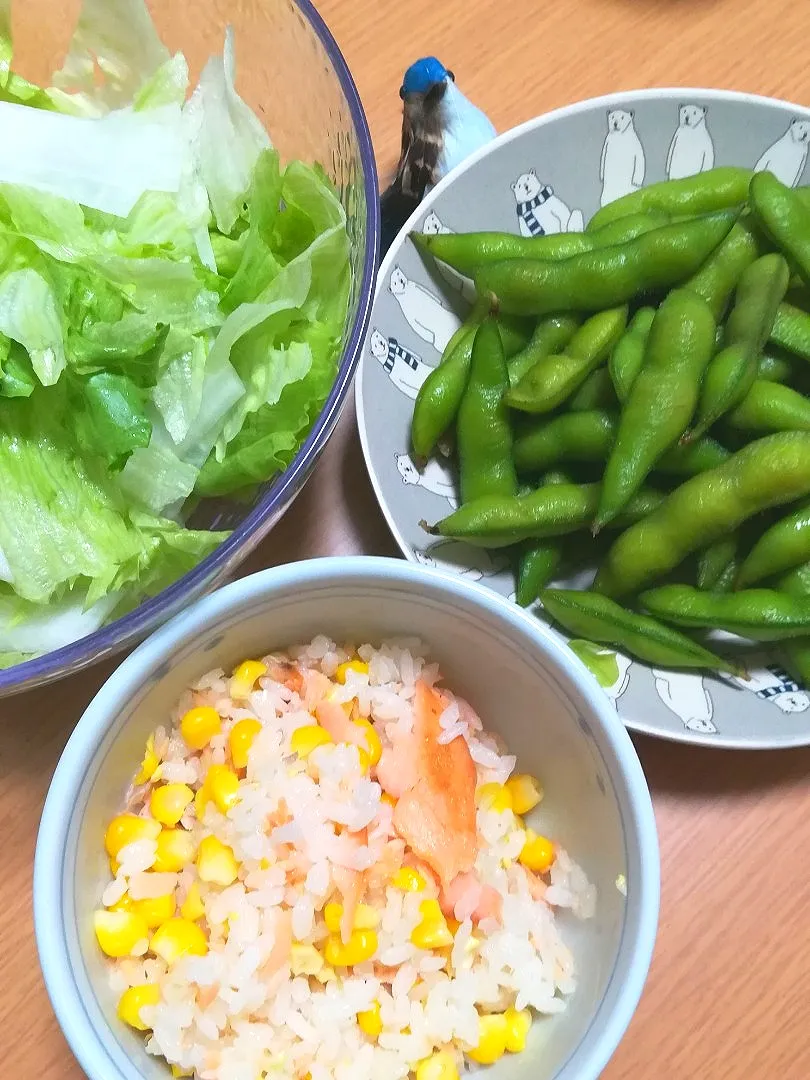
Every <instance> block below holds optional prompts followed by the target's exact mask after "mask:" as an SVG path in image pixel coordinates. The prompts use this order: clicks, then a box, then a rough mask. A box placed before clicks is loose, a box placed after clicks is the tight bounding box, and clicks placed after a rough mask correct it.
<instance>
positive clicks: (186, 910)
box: [180, 881, 205, 922]
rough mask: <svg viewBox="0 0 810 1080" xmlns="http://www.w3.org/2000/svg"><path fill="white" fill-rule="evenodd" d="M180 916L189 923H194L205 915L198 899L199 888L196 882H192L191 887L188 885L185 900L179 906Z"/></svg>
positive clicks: (200, 900) (201, 903)
mask: <svg viewBox="0 0 810 1080" xmlns="http://www.w3.org/2000/svg"><path fill="white" fill-rule="evenodd" d="M180 914H181V915H182V916H183V918H184V919H188V921H189V922H196V921H197V919H201V918H202V917H203V915H204V914H205V908H204V907H203V902H202V899H201V898H200V886H199V885H198V884H197V882H196V881H192V883H191V885H189V888H188V892H187V893H186V898H185V900H184V901H183V903H182V904H181V905H180Z"/></svg>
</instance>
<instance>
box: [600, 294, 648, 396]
mask: <svg viewBox="0 0 810 1080" xmlns="http://www.w3.org/2000/svg"><path fill="white" fill-rule="evenodd" d="M654 318H655V308H652V307H642V308H639V309H638V311H637V312H636V313H635V315H634V316H633V318H632V319H631V320H630V325H629V326H628V327H627V329H626V330H625V332H624V333H623V334H622V336H621V338H620V339H619V341H618V343H617V344H616V348H615V349H614V350H613V352H612V353H611V354H610V359H609V360H608V370H609V372H610V378H611V380H612V381H613V389H614V390H615V391H616V397H617V398H618V399H619V401H620V402H621V403H622V404H624V402H625V401H626V400H627V397H628V395H629V393H630V388H631V386H632V385H633V383H634V382H635V380H636V376H637V375H638V373H639V372H640V371H641V368H642V365H643V363H644V349H645V348H646V345H647V338H648V337H649V336H650V329H651V327H652V324H653V319H654Z"/></svg>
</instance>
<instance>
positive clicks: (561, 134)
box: [356, 90, 810, 748]
mask: <svg viewBox="0 0 810 1080" xmlns="http://www.w3.org/2000/svg"><path fill="white" fill-rule="evenodd" d="M809 153H810V110H808V109H805V108H802V107H800V106H794V105H789V104H786V103H783V102H777V101H772V100H770V99H767V98H756V97H751V96H748V95H745V94H734V93H728V92H725V91H713V90H677V91H671V90H646V91H640V92H630V93H622V94H615V95H611V96H609V97H605V98H600V99H597V100H594V101H590V102H583V103H581V104H579V105H574V106H571V107H570V108H567V109H561V110H559V111H557V112H554V113H550V114H548V115H547V116H545V117H540V118H538V119H537V120H533V121H530V122H529V123H528V124H524V125H523V126H522V127H519V128H516V129H515V130H514V131H511V132H508V133H507V134H505V135H501V136H500V137H499V138H497V139H496V140H495V141H494V142H492V143H491V144H490V145H489V146H487V147H485V148H484V149H483V150H482V151H481V152H479V153H478V154H476V155H474V156H473V157H472V158H471V159H469V161H467V162H466V163H464V164H463V165H461V166H460V167H459V168H458V169H457V170H455V171H454V172H453V173H452V174H451V175H450V176H448V177H447V178H446V179H444V180H443V181H441V183H439V184H438V185H437V186H436V188H435V189H434V190H433V191H431V192H430V193H429V194H428V196H427V197H426V198H425V200H424V202H423V203H422V205H421V206H420V207H419V209H418V211H417V212H416V213H415V214H414V215H413V217H412V218H411V220H410V221H409V222H408V223H407V225H406V227H405V229H404V230H403V232H402V233H401V234H400V236H399V237H398V238H397V240H396V241H395V242H394V244H393V246H392V248H391V250H390V251H389V252H388V254H387V256H386V258H385V260H384V261H383V264H382V266H381V268H380V274H379V278H378V284H377V295H376V298H375V302H374V311H373V315H372V320H371V326H370V330H369V336H368V340H367V342H366V347H365V349H364V352H363V357H362V360H361V366H360V370H359V372H358V375H357V381H356V404H357V417H358V425H359V429H360V437H361V441H362V445H363V452H364V455H365V458H366V463H367V466H368V470H369V475H370V477H371V481H372V485H373V487H374V490H375V493H376V495H377V498H378V500H379V503H380V506H381V508H382V511H383V513H384V514H385V517H386V520H387V522H388V524H389V526H390V528H391V531H392V533H393V535H394V537H395V539H396V541H397V543H398V544H399V546H400V548H401V550H402V552H403V554H404V555H405V556H406V557H407V558H408V559H411V560H413V561H415V562H419V563H422V564H423V565H429V566H434V567H438V568H439V569H441V570H442V571H443V572H445V573H448V574H457V575H460V576H462V577H463V578H464V579H465V580H468V581H474V582H477V583H479V584H480V585H483V586H486V587H487V588H490V589H493V590H494V591H496V592H498V593H500V594H501V595H502V596H503V597H505V598H507V599H511V600H513V599H514V590H515V579H514V567H513V565H512V555H511V554H510V552H508V551H496V552H487V551H482V550H480V549H478V548H473V547H470V546H469V545H467V544H464V543H462V542H460V541H457V540H442V539H437V538H436V537H434V536H430V535H428V534H427V533H426V532H425V531H424V530H423V529H422V528H421V526H420V522H422V521H425V522H429V523H432V522H436V521H438V520H440V519H441V518H442V517H445V516H446V515H447V514H448V513H449V512H450V511H451V510H452V509H453V508H454V507H456V506H457V505H458V487H457V478H458V473H457V468H456V465H455V463H454V460H453V457H452V454H453V440H452V438H448V439H447V440H446V441H443V442H442V444H441V448H440V450H439V451H437V453H436V454H435V456H434V457H432V458H431V459H430V460H429V461H428V462H426V463H423V462H419V461H416V460H415V459H414V457H413V455H412V451H411V445H410V438H409V430H410V420H411V416H412V414H413V407H414V401H415V398H416V395H417V394H418V393H419V389H420V387H421V386H422V385H423V383H424V382H425V379H426V378H428V376H429V375H430V372H431V371H433V369H434V368H435V367H436V366H437V365H438V364H439V362H440V360H441V355H442V351H443V350H444V348H445V347H446V345H447V343H448V341H449V340H450V339H451V338H452V336H453V334H454V333H455V331H456V329H457V328H458V327H459V326H460V324H461V321H462V319H463V318H464V316H465V314H466V313H467V312H468V311H469V310H470V305H471V303H472V302H473V300H474V289H473V287H472V283H471V282H470V281H469V279H467V278H465V277H463V276H462V275H459V274H457V273H455V272H454V271H452V270H451V269H450V268H449V267H439V266H437V265H436V264H435V263H433V262H432V260H430V259H428V258H423V257H422V256H421V255H420V253H419V251H418V249H417V248H416V246H415V245H414V244H413V243H412V241H411V240H410V239H409V236H408V233H410V232H424V233H428V234H431V233H432V234H436V233H462V232H472V231H479V230H480V231H487V230H499V231H504V232H511V233H514V234H518V235H521V236H541V235H548V234H552V233H559V232H564V231H579V230H581V229H583V228H584V226H585V224H586V222H587V221H588V220H589V219H590V218H591V217H592V216H593V215H594V214H595V213H596V211H597V210H599V208H600V207H601V206H605V205H607V204H609V203H610V202H612V201H613V200H614V199H618V198H621V197H622V196H623V195H626V194H628V193H629V192H632V191H636V190H638V189H639V188H641V187H643V186H644V185H646V184H651V183H656V182H658V181H661V180H666V179H667V178H668V177H673V178H674V177H685V176H691V175H694V174H696V173H701V172H705V171H706V170H708V169H711V168H712V167H714V166H717V165H741V166H746V167H748V168H750V169H759V170H769V171H771V172H773V173H774V174H775V175H777V176H778V177H779V178H780V179H781V180H782V181H783V182H784V183H785V184H790V185H792V186H794V187H796V186H799V185H804V184H810V162H808V154H809ZM588 581H589V577H588V572H587V571H582V572H581V573H579V574H578V575H577V577H576V579H574V580H571V581H568V582H564V583H562V584H569V585H571V586H572V587H578V588H581V587H586V586H587V584H588ZM536 615H537V617H538V618H540V619H543V613H542V611H540V610H537V611H536ZM550 629H551V630H552V632H553V633H555V634H556V635H557V636H559V637H561V638H562V639H563V640H567V639H566V637H565V635H562V634H560V633H559V630H558V629H557V628H555V627H551V628H550ZM569 644H570V647H571V649H572V651H573V652H574V653H575V654H576V655H577V656H578V657H579V659H580V661H581V662H582V663H583V664H585V666H586V667H587V668H588V669H589V670H590V671H591V672H592V673H593V675H594V678H595V679H596V680H597V682H598V683H599V685H600V686H601V687H602V689H603V691H604V693H605V695H606V697H607V699H608V700H609V701H610V702H611V703H612V707H613V708H615V709H616V710H617V712H618V714H619V715H620V716H621V718H622V719H623V720H624V722H625V723H626V724H627V726H628V727H630V728H632V729H634V730H636V731H642V732H646V733H648V734H651V735H656V736H659V737H662V738H667V739H674V740H679V741H683V742H693V743H698V744H702V745H714V746H725V747H744V748H756V747H763V748H764V747H780V746H781V747H787V746H799V745H810V690H808V689H807V688H805V687H803V686H799V685H797V684H796V683H795V682H794V681H793V680H792V679H791V677H790V675H789V674H788V673H787V671H786V670H785V669H784V667H783V664H782V662H781V658H780V656H779V654H778V652H777V651H776V650H773V651H765V652H763V651H762V648H763V647H762V646H754V645H753V644H752V643H750V642H749V643H746V642H741V641H729V640H728V638H726V639H725V640H724V641H717V642H715V643H714V648H715V649H718V650H719V651H724V650H725V651H726V652H728V653H733V654H734V655H735V656H736V657H737V658H738V659H739V661H740V663H741V665H742V670H744V672H745V674H746V676H747V677H746V678H742V677H740V678H734V679H732V678H727V677H719V676H717V675H713V674H712V673H710V672H697V673H696V672H686V671H666V670H663V669H659V668H655V669H653V668H652V667H651V666H647V665H645V664H642V663H639V662H637V661H634V660H632V659H631V658H629V657H627V656H624V655H622V654H621V653H619V652H617V651H616V650H614V649H611V648H608V647H607V646H603V645H597V644H594V643H593V642H581V641H573V642H569Z"/></svg>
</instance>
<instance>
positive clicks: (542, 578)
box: [515, 472, 571, 607]
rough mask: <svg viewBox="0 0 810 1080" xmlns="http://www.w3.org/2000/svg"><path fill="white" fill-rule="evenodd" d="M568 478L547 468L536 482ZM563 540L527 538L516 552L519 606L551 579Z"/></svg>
mask: <svg viewBox="0 0 810 1080" xmlns="http://www.w3.org/2000/svg"><path fill="white" fill-rule="evenodd" d="M570 482H571V481H570V480H569V478H568V477H567V476H566V475H565V474H564V473H561V472H549V473H546V474H545V476H544V477H543V480H542V482H541V484H540V486H541V487H542V486H545V485H548V484H568V483H570ZM562 557H563V541H562V539H561V538H560V537H550V538H548V539H546V540H527V541H525V543H524V544H522V545H521V548H520V553H519V555H518V569H517V587H516V592H515V599H516V600H517V602H518V604H519V605H520V607H529V606H530V605H531V604H533V603H534V602H535V600H536V599H537V594H538V593H539V592H540V590H541V589H542V588H543V587H544V586H545V585H548V583H549V582H550V581H551V579H552V578H553V577H554V575H555V574H556V572H557V570H558V569H559V567H560V564H561V563H562Z"/></svg>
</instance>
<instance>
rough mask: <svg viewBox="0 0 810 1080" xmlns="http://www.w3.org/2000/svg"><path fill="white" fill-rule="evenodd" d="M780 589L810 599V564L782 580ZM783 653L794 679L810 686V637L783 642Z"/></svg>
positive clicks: (789, 639) (780, 580) (793, 571)
mask: <svg viewBox="0 0 810 1080" xmlns="http://www.w3.org/2000/svg"><path fill="white" fill-rule="evenodd" d="M779 588H780V589H781V590H782V591H783V592H786V593H789V594H790V595H791V596H803V597H805V598H807V599H810V562H806V563H805V564H804V565H803V566H798V567H796V569H795V570H791V572H790V573H789V574H786V575H785V576H784V577H782V578H780V579H779ZM782 653H783V655H784V660H785V664H786V666H787V669H788V671H789V672H790V673H791V674H792V675H793V677H794V678H796V679H798V680H799V682H800V683H803V684H804V685H805V686H810V635H808V636H807V637H795V638H788V639H787V640H786V641H783V642H782Z"/></svg>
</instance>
